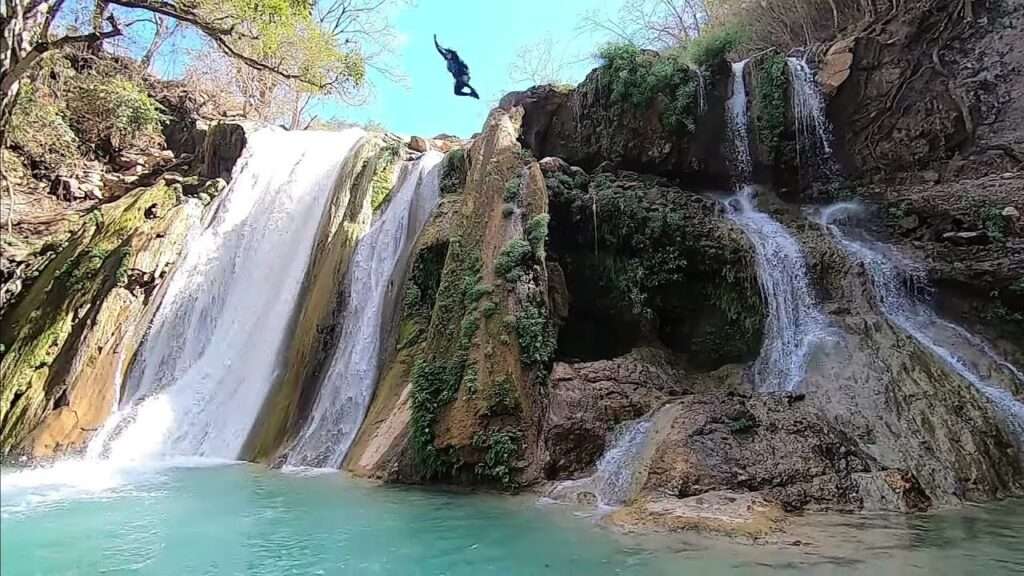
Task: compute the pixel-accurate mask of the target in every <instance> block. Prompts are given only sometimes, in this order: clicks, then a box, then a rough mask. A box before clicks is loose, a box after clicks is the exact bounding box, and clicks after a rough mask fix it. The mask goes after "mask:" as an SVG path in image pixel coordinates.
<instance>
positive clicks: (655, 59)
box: [598, 44, 697, 133]
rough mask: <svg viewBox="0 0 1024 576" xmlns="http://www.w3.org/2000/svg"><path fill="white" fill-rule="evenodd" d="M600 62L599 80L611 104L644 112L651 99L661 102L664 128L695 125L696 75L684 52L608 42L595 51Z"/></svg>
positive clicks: (689, 129) (688, 129)
mask: <svg viewBox="0 0 1024 576" xmlns="http://www.w3.org/2000/svg"><path fill="white" fill-rule="evenodd" d="M598 55H599V57H600V58H601V60H602V61H603V63H604V66H603V67H602V73H601V79H602V81H603V82H605V83H606V85H607V86H608V90H609V93H610V99H611V102H612V105H613V106H615V107H617V108H620V109H621V108H623V107H628V108H631V109H633V110H635V111H646V110H648V109H649V108H650V107H651V105H652V104H653V103H654V101H655V99H659V98H660V99H661V100H662V101H663V103H664V106H663V112H662V117H661V122H662V124H663V125H664V127H665V128H666V129H668V130H671V131H675V132H679V133H690V132H692V131H693V130H694V127H695V125H696V119H695V118H696V116H695V114H696V105H697V103H696V82H697V76H696V74H695V73H694V72H693V70H691V69H690V68H689V66H688V65H687V64H686V60H685V57H684V53H683V52H682V50H680V49H673V50H669V51H667V52H665V53H664V54H661V55H659V54H657V53H654V52H650V51H644V50H641V49H639V48H637V47H636V46H634V45H632V44H608V45H606V46H604V47H603V48H602V49H601V50H600V51H599V53H598Z"/></svg>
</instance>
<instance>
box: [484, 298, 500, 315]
mask: <svg viewBox="0 0 1024 576" xmlns="http://www.w3.org/2000/svg"><path fill="white" fill-rule="evenodd" d="M497 312H498V305H497V304H495V303H494V302H491V301H490V300H488V301H487V302H484V303H483V305H481V306H480V315H481V316H483V317H484V318H488V319H489V318H492V317H493V316H494V315H495V314H497Z"/></svg>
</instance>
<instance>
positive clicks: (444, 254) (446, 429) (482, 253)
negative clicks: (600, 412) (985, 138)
mask: <svg viewBox="0 0 1024 576" xmlns="http://www.w3.org/2000/svg"><path fill="white" fill-rule="evenodd" d="M520 120H521V117H520V115H518V114H515V113H512V114H510V113H507V112H504V111H501V110H498V111H495V112H493V113H492V114H491V116H490V118H489V119H488V121H487V125H486V127H485V129H484V132H483V134H482V135H481V136H479V137H478V138H476V139H475V140H474V142H473V144H472V146H471V147H470V149H469V150H468V153H467V154H466V160H467V161H468V162H467V163H468V172H466V173H465V180H464V184H463V185H462V186H458V183H457V182H456V183H455V184H454V185H444V184H442V187H443V188H444V189H445V190H446V191H449V194H453V192H454V190H460V192H459V193H458V194H457V197H458V198H457V199H455V200H448V201H447V202H448V204H444V205H443V206H445V208H444V209H443V210H442V212H441V214H442V215H444V216H442V218H445V219H449V222H450V225H448V222H445V221H444V220H440V221H439V220H438V219H437V218H435V221H434V222H433V223H431V224H429V225H428V227H427V230H426V231H425V232H424V238H421V239H420V241H419V243H418V251H417V254H416V256H415V257H414V258H413V262H412V269H411V270H410V272H409V277H408V280H407V281H406V288H405V309H404V311H403V314H402V317H401V319H400V320H399V327H400V329H399V330H398V335H397V343H398V350H397V353H396V354H395V355H394V356H393V358H392V359H391V361H390V362H389V363H388V364H387V365H386V366H385V368H384V371H383V374H384V376H383V379H382V381H381V384H380V385H379V386H378V392H377V394H376V396H375V398H374V401H373V404H372V405H371V407H370V416H369V417H368V418H367V421H368V422H370V424H369V425H367V426H364V427H363V430H362V431H361V433H360V438H358V439H357V440H356V444H355V445H354V446H353V449H352V450H350V452H349V454H348V456H347V458H346V466H347V467H348V468H349V469H351V470H353V471H354V472H356V473H359V474H365V475H370V476H375V477H384V478H388V479H392V480H400V481H421V480H427V479H437V478H441V479H449V480H452V479H457V480H460V481H463V482H484V483H495V484H498V485H502V486H505V487H512V486H514V485H516V484H519V483H528V482H531V481H533V480H535V479H536V478H537V477H538V475H539V467H538V462H539V460H538V458H537V457H536V456H535V452H536V450H537V447H538V435H539V429H538V428H539V427H538V425H537V422H538V420H539V415H540V414H541V413H542V412H543V397H542V391H541V390H540V388H539V384H540V383H541V382H542V381H543V380H544V374H543V372H542V370H543V369H544V365H545V364H546V363H547V362H548V361H549V356H550V354H551V351H552V349H553V346H554V342H553V332H552V331H553V327H552V321H551V318H550V315H549V312H548V311H549V309H550V305H549V303H548V288H547V273H546V270H547V268H546V266H545V262H544V258H545V249H544V246H545V238H546V236H547V224H548V220H547V215H546V211H547V204H548V201H547V191H546V189H545V186H544V179H543V177H542V175H541V172H540V168H539V167H538V165H537V163H536V162H534V161H531V160H529V159H526V158H525V157H524V156H523V155H522V154H521V153H520V146H519V144H518V143H517V141H516V138H517V136H518V131H519V122H520ZM454 153H455V152H452V153H450V154H454ZM457 165H458V163H449V162H448V161H446V162H445V173H443V174H442V176H441V178H442V182H444V181H446V180H449V179H453V180H455V181H459V180H461V178H460V172H461V171H458V172H456V173H454V174H452V175H451V176H449V174H448V169H449V168H450V167H455V166H457ZM453 198H455V196H454V195H453ZM389 355H390V354H389Z"/></svg>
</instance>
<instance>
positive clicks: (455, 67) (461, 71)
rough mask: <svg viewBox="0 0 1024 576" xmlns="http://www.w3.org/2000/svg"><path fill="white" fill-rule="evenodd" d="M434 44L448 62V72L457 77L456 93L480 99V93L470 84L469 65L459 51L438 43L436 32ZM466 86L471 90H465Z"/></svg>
mask: <svg viewBox="0 0 1024 576" xmlns="http://www.w3.org/2000/svg"><path fill="white" fill-rule="evenodd" d="M434 46H436V47H437V51H438V52H440V53H441V57H442V58H444V59H445V61H446V62H447V63H448V72H450V73H451V75H452V77H453V78H455V95H456V96H470V97H472V98H476V99H477V100H479V99H480V95H479V94H477V93H476V90H474V89H473V87H472V86H470V85H469V66H467V65H466V63H465V62H463V61H462V58H459V54H458V52H456V51H455V50H452V49H450V48H442V47H441V45H440V44H438V43H437V34H434ZM466 88H468V89H469V92H463V90H465V89H466Z"/></svg>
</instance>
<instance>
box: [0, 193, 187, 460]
mask: <svg viewBox="0 0 1024 576" xmlns="http://www.w3.org/2000/svg"><path fill="white" fill-rule="evenodd" d="M199 214H200V209H199V207H198V205H196V204H194V203H190V204H186V205H182V204H179V195H178V194H176V193H175V190H174V189H173V188H169V187H166V186H164V185H162V184H158V185H156V186H152V187H149V188H139V189H136V190H135V191H132V192H130V193H128V194H127V195H126V196H124V197H123V198H121V199H119V200H117V201H116V202H112V203H110V204H106V205H104V206H102V207H101V208H98V209H96V210H94V211H92V212H91V213H90V214H89V215H88V216H87V217H86V218H85V219H84V222H83V224H82V227H81V229H80V230H79V231H78V232H77V233H76V234H74V235H73V236H72V237H71V238H70V240H69V241H68V242H67V243H66V244H65V245H64V247H63V248H62V249H61V250H60V251H59V253H58V254H57V256H56V257H55V258H54V259H53V260H52V261H50V263H49V264H48V265H47V266H46V267H45V268H44V269H43V271H42V272H41V273H40V275H39V277H38V278H37V279H36V280H35V282H34V283H33V284H32V287H31V288H30V289H29V290H28V291H27V292H25V293H23V294H22V295H21V298H20V300H19V301H18V302H17V303H16V304H15V305H14V306H13V307H12V308H10V309H9V310H8V311H7V313H6V314H5V316H4V318H3V319H2V321H0V332H2V336H0V344H2V348H3V359H2V360H0V422H2V424H0V454H3V455H4V456H7V455H10V454H11V453H12V452H15V451H17V452H20V453H24V454H27V455H30V456H37V457H38V456H49V455H51V454H54V453H56V452H61V451H64V450H68V449H72V448H74V447H75V446H77V445H79V444H80V443H81V442H82V441H84V440H85V439H86V438H87V437H88V435H89V432H90V431H92V430H94V429H96V428H97V427H98V426H99V424H100V423H101V422H102V421H103V419H104V418H105V417H106V415H107V414H108V412H109V411H110V409H111V403H112V401H113V398H114V397H115V396H116V391H115V390H114V389H113V384H114V383H115V382H117V381H119V378H117V374H118V373H119V372H121V371H123V370H124V369H125V368H126V367H127V366H128V364H129V362H128V361H129V360H130V358H131V356H132V354H133V353H134V349H135V347H136V346H137V344H138V339H139V338H141V336H142V332H143V331H144V328H142V327H139V326H138V324H139V323H140V322H142V321H143V318H144V311H145V308H146V304H148V302H149V298H150V296H151V295H152V294H153V291H154V289H155V287H156V285H157V283H158V282H159V281H160V280H161V279H162V278H163V277H164V276H165V275H166V274H167V272H168V270H169V268H170V266H171V265H172V263H173V262H174V261H175V260H176V258H177V255H178V253H179V252H180V249H181V247H182V244H183V242H184V238H185V235H186V232H187V230H188V228H189V227H190V226H191V225H192V224H194V223H195V222H197V221H198V219H199Z"/></svg>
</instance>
